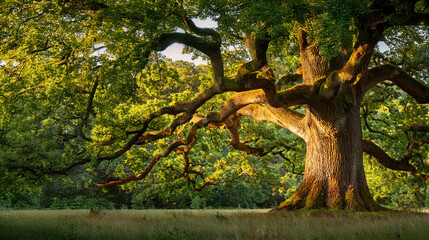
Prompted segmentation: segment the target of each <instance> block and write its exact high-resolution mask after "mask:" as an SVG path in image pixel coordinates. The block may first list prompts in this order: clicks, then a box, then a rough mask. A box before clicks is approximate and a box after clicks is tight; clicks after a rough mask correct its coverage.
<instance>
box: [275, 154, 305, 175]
mask: <svg viewBox="0 0 429 240" xmlns="http://www.w3.org/2000/svg"><path fill="white" fill-rule="evenodd" d="M273 154H276V155H279V156H280V157H281V158H283V160H285V161H287V162H288V163H290V164H292V169H291V172H292V173H293V174H297V175H304V173H303V172H296V171H295V169H296V165H295V163H293V162H292V161H291V160H290V159H289V158H287V157H286V156H285V155H284V154H283V153H282V152H276V153H273Z"/></svg>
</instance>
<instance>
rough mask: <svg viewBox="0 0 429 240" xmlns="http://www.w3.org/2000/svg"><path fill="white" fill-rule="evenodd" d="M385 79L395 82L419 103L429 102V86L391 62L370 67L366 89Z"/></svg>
mask: <svg viewBox="0 0 429 240" xmlns="http://www.w3.org/2000/svg"><path fill="white" fill-rule="evenodd" d="M384 80H390V81H392V82H394V83H395V84H396V86H398V87H399V88H401V89H402V90H404V91H405V92H406V93H408V94H409V95H410V96H411V97H413V98H414V99H416V101H417V102H418V103H429V88H428V87H427V86H426V85H424V84H422V83H420V82H419V81H417V80H415V79H414V78H413V77H411V76H410V75H409V74H408V73H406V72H405V71H404V70H402V69H401V68H399V67H397V66H394V65H391V64H385V65H381V66H377V67H374V68H372V69H370V70H369V72H368V82H367V84H366V89H367V90H368V89H370V88H372V87H374V86H375V85H376V84H377V83H379V82H381V81H384Z"/></svg>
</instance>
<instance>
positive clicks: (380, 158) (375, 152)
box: [362, 139, 429, 180]
mask: <svg viewBox="0 0 429 240" xmlns="http://www.w3.org/2000/svg"><path fill="white" fill-rule="evenodd" d="M362 147H363V151H364V152H366V153H368V154H369V155H371V156H373V157H374V158H375V159H376V161H377V162H378V163H379V164H381V165H382V166H383V167H386V168H389V169H392V170H396V171H405V172H409V173H410V174H411V175H413V176H415V177H418V178H420V179H422V180H429V175H425V174H421V173H419V172H417V169H416V168H415V167H414V166H413V165H411V164H410V163H409V161H408V160H409V159H408V158H404V159H403V160H401V161H397V160H395V159H393V158H392V157H390V156H389V155H388V154H387V153H386V152H385V151H383V149H381V148H380V147H379V146H378V145H377V144H375V143H374V142H373V141H370V140H364V139H363V140H362Z"/></svg>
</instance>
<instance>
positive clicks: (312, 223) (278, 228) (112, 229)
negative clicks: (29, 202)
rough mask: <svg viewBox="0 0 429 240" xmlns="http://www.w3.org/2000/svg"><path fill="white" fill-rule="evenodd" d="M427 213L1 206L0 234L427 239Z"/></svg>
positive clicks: (10, 236) (6, 236) (21, 236)
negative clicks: (92, 212) (95, 211)
mask: <svg viewBox="0 0 429 240" xmlns="http://www.w3.org/2000/svg"><path fill="white" fill-rule="evenodd" d="M428 236H429V214H427V213H416V212H387V213H386V212H384V213H345V212H326V211H314V212H305V213H298V214H297V213H274V214H273V213H268V210H114V211H105V212H102V213H100V215H97V216H96V217H94V216H93V215H91V216H90V211H89V210H25V211H24V210H21V211H20V210H17V211H15V210H4V211H0V239H11V240H12V239H34V240H37V239H56V240H57V239H198V240H201V239H312V240H313V239H347V240H352V239H366V240H368V239H428Z"/></svg>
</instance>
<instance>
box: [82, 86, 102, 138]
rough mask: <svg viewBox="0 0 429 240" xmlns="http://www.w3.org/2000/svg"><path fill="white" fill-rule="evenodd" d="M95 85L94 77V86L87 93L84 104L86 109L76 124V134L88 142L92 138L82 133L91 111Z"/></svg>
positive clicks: (95, 89)
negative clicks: (87, 96)
mask: <svg viewBox="0 0 429 240" xmlns="http://www.w3.org/2000/svg"><path fill="white" fill-rule="evenodd" d="M97 87H98V78H96V79H95V82H94V86H92V90H91V93H90V94H89V98H88V103H87V105H86V110H85V112H84V113H83V116H82V119H81V122H80V123H79V125H78V126H77V131H78V135H79V136H81V137H82V138H83V139H85V140H86V141H88V142H93V140H92V139H91V138H90V137H87V136H85V134H84V133H83V127H84V126H85V125H87V121H88V118H89V115H90V113H91V111H92V105H93V102H94V97H95V92H96V91H97Z"/></svg>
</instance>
